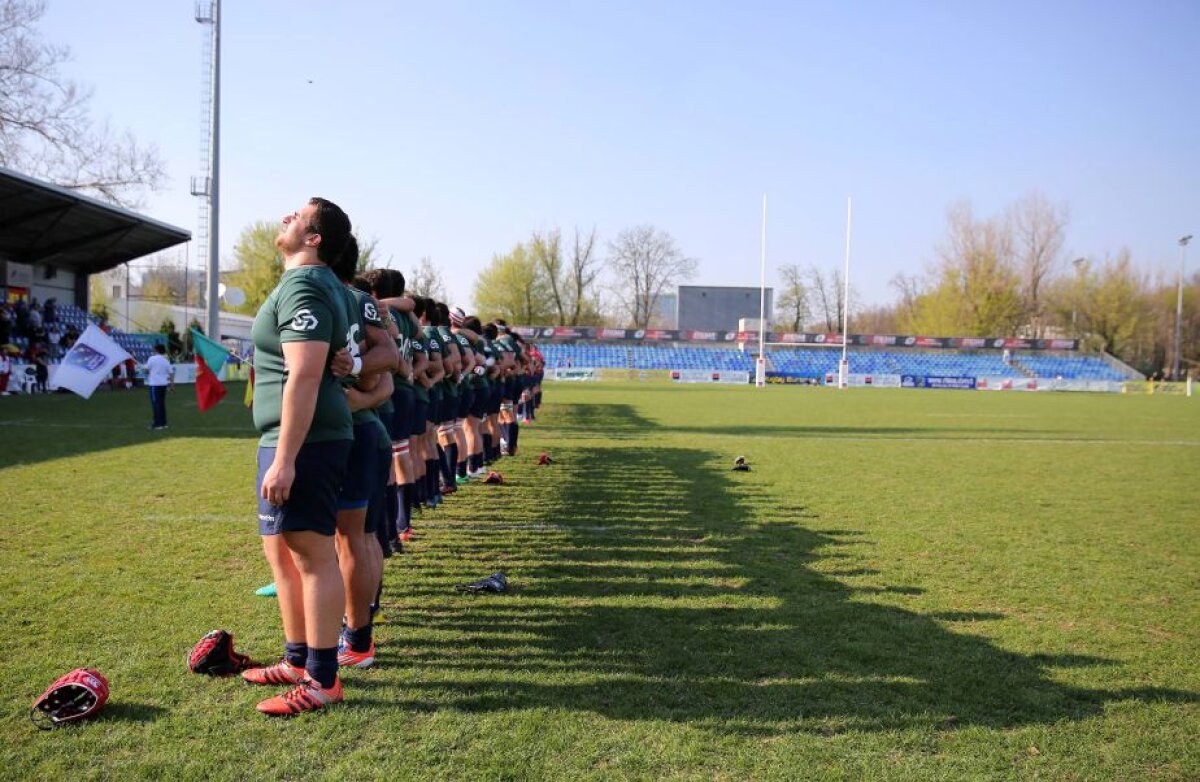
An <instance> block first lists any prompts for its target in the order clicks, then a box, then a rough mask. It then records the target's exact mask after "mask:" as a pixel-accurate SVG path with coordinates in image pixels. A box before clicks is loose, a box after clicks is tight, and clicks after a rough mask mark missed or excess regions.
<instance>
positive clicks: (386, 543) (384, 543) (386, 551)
mask: <svg viewBox="0 0 1200 782" xmlns="http://www.w3.org/2000/svg"><path fill="white" fill-rule="evenodd" d="M375 540H377V541H379V548H381V549H383V555H384V556H385V557H389V556H391V554H392V540H391V538H389V537H388V536H387V525H386V524H379V525H377V526H376V527H375Z"/></svg>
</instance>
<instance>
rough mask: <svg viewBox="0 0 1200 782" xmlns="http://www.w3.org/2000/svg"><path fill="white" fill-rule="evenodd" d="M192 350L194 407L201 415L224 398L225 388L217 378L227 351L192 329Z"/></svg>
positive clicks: (219, 344)
mask: <svg viewBox="0 0 1200 782" xmlns="http://www.w3.org/2000/svg"><path fill="white" fill-rule="evenodd" d="M192 348H193V350H194V352H195V354H196V405H197V406H198V407H199V408H200V412H201V413H203V412H205V411H206V410H208V409H209V408H211V407H212V406H214V405H215V404H216V403H217V402H220V401H221V400H222V399H224V398H225V386H224V384H222V383H221V381H220V380H219V379H218V378H217V373H218V372H220V371H221V367H223V366H225V360H226V359H227V358H229V351H228V350H226V349H225V347H224V346H223V345H222V344H221V343H220V342H217V341H215V340H212V339H209V338H208V337H206V336H204V335H203V334H201V333H200V332H199V331H197V330H196V329H192Z"/></svg>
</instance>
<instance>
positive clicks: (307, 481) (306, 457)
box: [254, 440, 354, 535]
mask: <svg viewBox="0 0 1200 782" xmlns="http://www.w3.org/2000/svg"><path fill="white" fill-rule="evenodd" d="M353 446H354V443H353V441H351V440H327V441H324V442H318V443H305V444H304V445H302V446H300V451H299V452H298V453H297V454H296V479H295V480H294V481H292V490H291V493H290V494H289V495H288V499H287V502H285V503H283V504H282V505H272V504H271V503H269V502H267V501H266V500H264V499H262V482H263V476H264V475H266V473H267V470H268V469H269V468H270V467H271V463H272V462H274V461H275V448H274V447H273V446H272V447H266V446H261V445H260V446H259V447H258V478H257V479H256V480H255V482H254V486H255V489H257V490H258V495H259V500H258V534H259V535H278V534H279V533H281V532H302V531H309V532H318V533H320V534H322V535H332V534H333V533H334V532H335V531H337V502H338V492H340V491H341V488H342V478H343V476H344V475H345V473H346V462H347V460H348V459H349V458H350V450H351V448H352V447H353Z"/></svg>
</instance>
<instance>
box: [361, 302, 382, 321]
mask: <svg viewBox="0 0 1200 782" xmlns="http://www.w3.org/2000/svg"><path fill="white" fill-rule="evenodd" d="M363 315H364V316H365V317H366V319H367V320H379V310H377V309H375V302H373V301H368V302H365V303H364V304H363Z"/></svg>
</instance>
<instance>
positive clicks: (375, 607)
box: [371, 579, 383, 624]
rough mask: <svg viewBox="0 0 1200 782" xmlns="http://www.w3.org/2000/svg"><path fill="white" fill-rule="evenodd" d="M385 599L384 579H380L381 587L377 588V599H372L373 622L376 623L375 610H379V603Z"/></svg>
mask: <svg viewBox="0 0 1200 782" xmlns="http://www.w3.org/2000/svg"><path fill="white" fill-rule="evenodd" d="M382 600H383V579H379V589H376V590H375V599H374V600H373V601H371V623H372V624H374V623H375V612H377V611H378V610H379V604H380V602H381V601H382Z"/></svg>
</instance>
